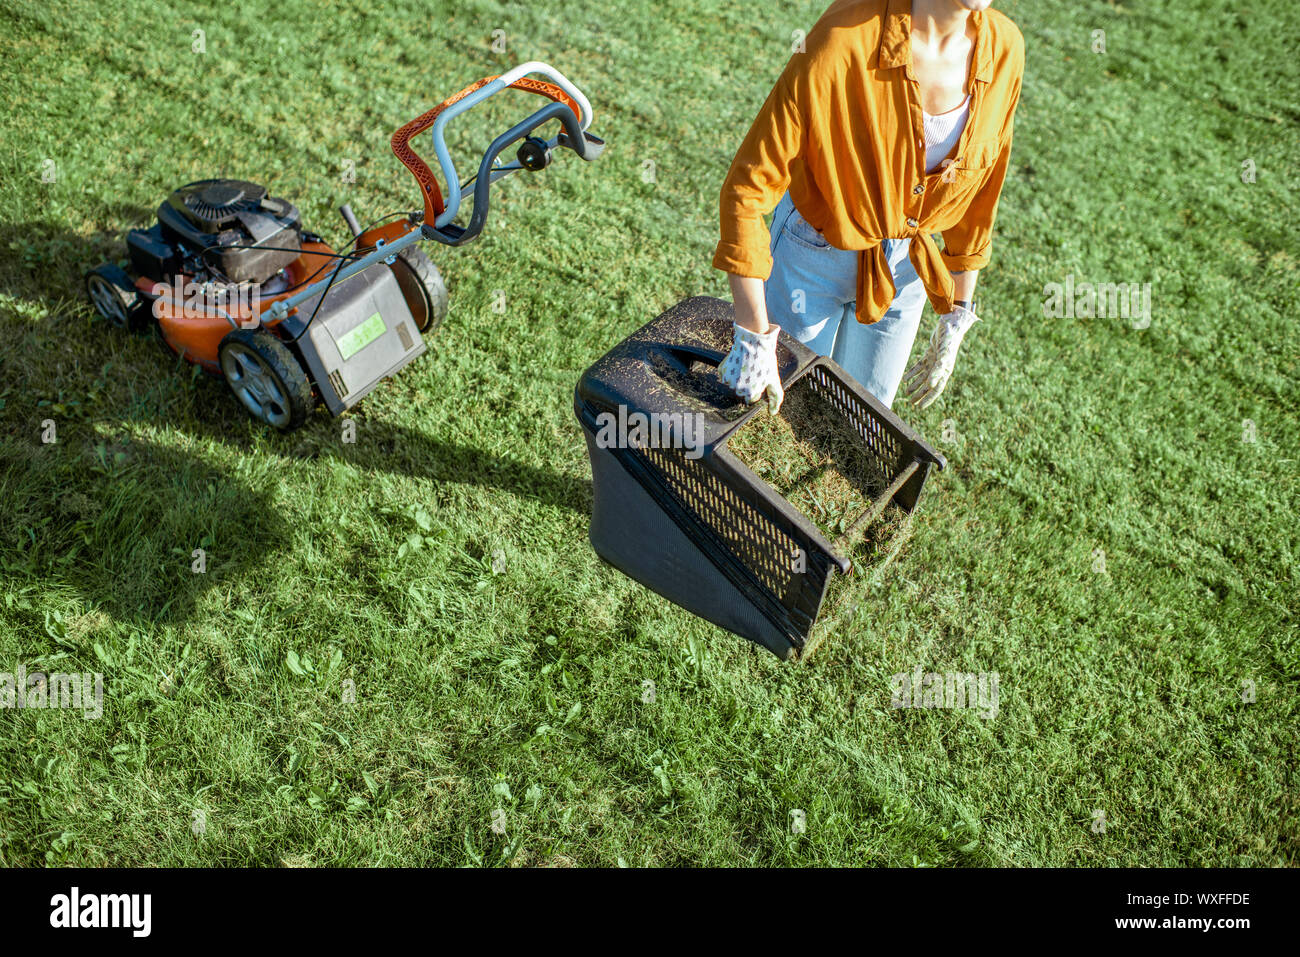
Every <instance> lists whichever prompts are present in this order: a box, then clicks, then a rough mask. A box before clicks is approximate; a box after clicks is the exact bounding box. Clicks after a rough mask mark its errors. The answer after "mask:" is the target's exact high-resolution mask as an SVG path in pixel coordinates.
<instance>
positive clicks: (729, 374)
mask: <svg viewBox="0 0 1300 957" xmlns="http://www.w3.org/2000/svg"><path fill="white" fill-rule="evenodd" d="M727 278H728V279H729V280H730V282H731V298H732V301H733V302H734V303H735V323H734V325H733V326H732V329H733V338H732V346H731V352H730V353H728V355H727V358H726V359H724V360H723V362H722V365H720V366H719V367H718V375H719V376H720V377H721V379H722V381H723V383H724V384H725V385H726V386H727V387H728V388H729V389H731V391H733V392H735V393H736V395H738V396H739V397H740V398H741V399H743V400H745V402H748V403H754V402H757V401H758V400H759V399H761V398H763V396H765V395H766V396H767V408H768V411H769V412H771V413H772V415H776V413H777V412H778V411H779V410H780V408H781V401H782V400H783V399H784V398H785V391H784V390H783V389H782V388H781V373H780V370H779V368H778V366H777V362H776V341H777V338H778V337H779V336H780V334H781V330H780V328H779V327H777V326H774V325H772V324H771V323H769V322H768V321H767V303H766V302H765V301H764V297H763V280H761V279H755V278H753V277H752V276H737V275H734V274H732V275H729V276H728V277H727Z"/></svg>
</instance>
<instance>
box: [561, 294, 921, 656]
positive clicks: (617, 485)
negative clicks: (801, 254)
mask: <svg viewBox="0 0 1300 957" xmlns="http://www.w3.org/2000/svg"><path fill="white" fill-rule="evenodd" d="M731 343H732V305H731V303H728V302H723V301H722V300H719V299H713V298H709V297H704V296H701V297H696V298H693V299H687V300H685V301H684V302H681V303H679V304H678V305H676V306H674V307H673V308H672V309H670V310H668V311H667V312H666V313H664V314H663V315H661V316H660V317H659V318H657V319H655V320H653V321H651V322H650V323H648V324H646V325H645V326H643V327H642V328H641V329H640V330H638V331H637V332H635V333H633V334H632V335H631V336H629V337H628V338H627V339H625V340H623V341H622V342H621V343H619V344H618V345H617V346H615V347H614V348H613V349H611V350H610V351H609V352H608V353H606V355H605V356H604V357H602V358H601V359H599V360H597V361H596V362H595V364H593V365H592V366H591V368H589V369H588V370H587V371H586V372H585V373H584V374H583V376H582V379H581V380H580V381H579V383H578V387H577V390H576V394H575V397H574V411H575V412H576V413H577V416H578V421H579V422H580V423H581V425H582V429H583V433H584V435H585V437H586V440H587V451H588V454H589V456H590V459H591V471H592V487H593V505H592V519H591V543H592V546H593V547H594V548H595V550H596V553H597V554H598V555H600V557H601V558H603V559H605V560H606V561H607V562H609V563H610V564H611V565H613V566H614V567H616V568H618V569H619V570H620V571H622V572H623V573H624V574H626V575H628V576H629V577H631V578H633V579H635V580H636V581H638V582H640V583H641V584H643V585H645V586H646V587H647V588H650V589H651V590H653V591H655V592H658V593H659V594H660V595H662V596H664V597H665V598H667V599H668V600H670V601H672V602H674V603H675V604H678V605H680V606H682V607H683V608H685V609H687V610H688V611H690V612H692V613H693V614H696V615H699V616H700V617H701V618H705V619H707V620H708V621H711V622H713V623H714V624H717V625H720V626H721V627H723V628H725V629H727V630H728V631H731V632H734V633H735V634H738V635H740V636H741V637H743V638H747V639H749V640H750V641H753V642H755V643H757V644H760V645H762V646H763V647H765V648H767V649H769V650H770V651H772V652H774V653H775V654H777V655H778V656H780V657H782V658H790V657H794V656H796V655H797V654H798V653H799V652H800V651H801V650H802V649H803V648H804V646H805V644H806V642H807V640H808V637H809V635H810V633H811V631H812V628H813V625H814V624H815V622H816V619H817V615H818V612H819V611H820V609H821V604H822V601H823V599H824V597H825V594H826V588H827V585H828V583H829V580H830V577H831V575H832V574H833V573H834V572H840V573H843V574H848V573H849V571H850V569H851V565H850V562H849V561H848V560H847V559H846V558H844V557H842V556H841V555H838V554H836V552H835V547H834V546H833V545H832V543H831V542H830V541H829V540H828V539H827V538H826V537H825V536H824V535H823V534H822V532H821V530H820V529H818V528H817V527H816V526H815V525H814V524H813V523H812V522H811V521H810V520H809V519H808V518H807V517H805V516H804V515H803V514H802V513H800V512H799V511H798V510H797V509H796V508H794V507H793V506H792V505H791V504H790V503H789V502H788V501H786V500H785V499H784V498H782V497H781V496H780V495H779V494H778V493H777V492H776V491H775V490H774V489H773V488H772V487H771V486H770V485H768V484H767V483H766V482H765V481H763V480H762V479H761V478H760V477H759V476H758V475H756V474H755V473H754V472H753V471H751V470H750V469H749V468H748V467H747V466H746V465H745V464H744V463H743V462H742V461H741V460H740V459H739V458H738V457H737V456H736V455H735V454H734V453H732V452H731V451H730V450H729V449H728V447H727V443H728V440H729V439H730V438H731V437H732V435H734V434H735V433H736V431H737V430H739V429H740V428H741V427H742V426H744V425H745V423H746V422H747V421H749V419H750V418H751V417H753V416H755V415H758V414H763V415H766V414H767V413H766V412H765V411H762V409H763V405H762V403H759V404H755V405H752V406H747V405H746V404H745V403H744V402H742V401H741V400H740V399H738V398H737V397H736V396H735V394H734V393H733V392H732V391H731V390H730V389H728V388H727V387H726V386H725V385H724V384H723V383H722V381H721V380H720V379H719V377H718V373H717V366H718V365H719V364H720V363H721V362H722V360H723V359H724V358H725V357H726V355H727V353H728V352H729V351H730V349H731ZM777 361H778V364H779V370H780V375H781V381H782V384H783V386H784V388H785V390H786V392H787V394H790V393H791V390H792V389H806V390H808V396H809V398H810V399H812V400H814V401H816V402H818V403H823V404H824V407H825V408H827V409H828V410H829V414H830V416H831V418H832V421H835V422H836V423H837V424H840V423H842V428H843V429H844V430H845V434H846V435H849V436H851V437H852V440H853V441H854V442H855V443H856V442H859V441H860V442H861V447H862V448H863V449H864V450H865V453H866V454H867V455H868V456H869V457H870V459H871V460H872V462H873V467H874V468H875V470H877V471H878V472H879V474H880V476H881V477H882V483H881V484H882V491H881V493H880V495H879V497H878V498H877V499H876V500H875V502H876V504H877V505H879V507H880V508H882V509H883V507H884V506H885V504H887V502H888V501H889V500H892V501H893V502H894V503H895V504H897V505H899V506H901V507H902V508H903V509H904V510H906V511H909V512H910V511H911V510H912V509H913V508H914V507H915V505H916V501H917V498H918V496H919V495H920V493H921V488H922V486H923V485H924V483H925V479H926V475H927V474H928V472H929V469H930V467H931V466H938V467H939V468H943V466H944V460H943V457H942V456H941V455H939V454H938V453H937V452H936V451H934V450H933V449H932V448H930V447H929V446H928V445H926V444H925V442H924V441H922V439H921V438H920V436H918V435H917V434H916V433H915V432H913V431H912V430H911V429H909V428H908V427H907V425H906V424H904V423H903V422H902V420H900V419H899V418H898V417H897V416H896V415H894V413H893V412H891V411H890V410H889V409H887V408H885V406H884V405H882V404H881V403H880V402H879V401H878V400H877V399H876V398H875V397H874V396H872V395H871V394H870V393H868V392H867V391H866V390H865V389H863V388H862V386H860V385H859V384H858V383H857V382H856V381H855V380H854V379H853V378H852V377H850V376H849V375H848V374H847V373H846V372H844V370H842V369H841V368H840V367H839V366H838V365H836V364H835V363H834V362H833V361H831V360H830V359H827V358H825V357H822V356H818V355H817V354H815V353H814V352H812V351H811V350H809V349H808V348H806V347H805V346H803V345H802V344H801V343H799V342H797V341H796V340H795V339H793V338H791V337H790V336H788V335H787V334H785V333H784V332H782V333H781V335H780V337H779V342H778V345H777ZM633 413H641V414H642V416H643V418H641V419H639V421H640V422H642V423H644V422H645V421H646V420H647V419H648V420H649V421H650V422H651V423H652V424H651V426H650V428H649V431H648V434H649V436H650V438H651V441H646V437H645V435H644V434H643V435H641V436H640V437H639V438H637V437H636V435H635V429H631V430H627V429H626V427H625V426H623V425H622V424H620V425H619V426H618V428H617V429H614V431H615V432H616V434H617V435H618V436H619V438H618V440H617V441H614V442H611V441H610V440H609V437H610V431H611V429H610V424H611V422H613V421H618V422H620V423H625V422H626V423H631V422H633V421H636V420H633V419H632V416H633ZM656 414H657V418H656ZM688 416H689V417H690V418H689V420H688V419H687V417H688ZM611 417H612V418H611ZM688 421H689V423H690V425H688ZM656 423H657V424H656ZM692 433H693V434H692ZM624 439H630V440H631V441H624Z"/></svg>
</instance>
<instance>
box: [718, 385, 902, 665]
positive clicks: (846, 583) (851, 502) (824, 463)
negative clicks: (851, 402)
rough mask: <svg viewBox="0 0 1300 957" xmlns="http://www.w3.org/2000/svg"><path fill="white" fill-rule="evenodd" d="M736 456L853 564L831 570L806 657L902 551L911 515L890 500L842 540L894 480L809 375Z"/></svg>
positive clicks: (758, 418) (750, 428)
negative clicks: (871, 519) (846, 568)
mask: <svg viewBox="0 0 1300 957" xmlns="http://www.w3.org/2000/svg"><path fill="white" fill-rule="evenodd" d="M727 448H729V449H730V450H731V452H732V454H734V455H735V456H736V457H737V458H739V459H740V460H741V461H742V462H744V463H745V465H746V466H748V467H749V468H750V470H752V471H753V472H754V473H755V474H756V475H757V476H758V477H759V478H761V479H762V480H763V481H764V482H766V483H767V484H768V485H770V486H772V488H773V489H774V490H775V491H776V492H777V493H778V494H780V495H781V497H782V498H784V499H785V500H786V501H788V502H789V503H790V504H791V505H793V506H794V507H795V509H797V510H798V511H799V512H801V513H802V514H803V515H804V516H805V517H806V518H807V519H808V520H809V521H810V522H812V523H813V524H814V525H815V526H817V528H818V529H819V530H820V531H821V533H822V534H823V535H825V536H826V537H827V538H828V539H829V540H830V541H831V543H832V545H834V546H835V550H836V551H837V552H839V553H840V554H842V555H844V556H845V557H846V558H848V559H849V560H850V561H851V562H852V563H853V569H852V571H850V573H849V574H848V575H841V574H838V573H835V574H832V575H831V580H830V585H829V587H828V589H827V592H826V598H825V600H824V601H823V602H822V608H821V613H820V614H819V615H818V617H817V625H816V626H815V627H814V629H813V633H812V634H811V635H810V636H809V641H808V643H807V645H806V646H805V648H804V652H803V655H804V656H805V657H806V656H807V655H808V654H809V653H811V652H812V650H813V649H814V648H815V647H816V645H818V644H820V643H821V641H822V639H824V638H825V637H826V636H827V635H828V634H830V633H831V632H833V631H834V630H835V629H836V628H837V627H838V626H839V625H841V624H847V623H848V622H849V621H851V620H852V619H853V618H854V617H855V616H856V613H857V608H858V604H859V599H860V598H861V596H862V594H863V593H864V592H865V590H866V588H867V586H868V583H869V582H875V581H879V577H880V575H881V573H882V572H883V571H884V570H885V568H887V567H888V566H889V565H890V564H891V563H892V562H893V561H894V559H895V558H896V557H897V555H898V552H899V550H900V549H901V548H902V546H903V544H905V542H906V541H907V538H908V537H909V535H910V532H911V523H910V522H909V521H908V519H909V518H910V516H909V514H908V513H906V512H904V511H903V510H902V509H901V508H899V507H898V506H896V505H890V506H889V507H888V508H886V509H885V511H884V513H883V514H882V515H880V516H879V517H878V518H877V519H876V520H875V521H874V522H872V523H871V524H870V525H869V526H868V527H867V528H865V529H859V530H857V531H856V532H855V533H854V535H853V536H852V537H851V538H850V539H849V540H847V541H840V540H839V539H840V536H841V535H843V534H844V533H845V532H846V531H847V530H848V529H849V528H850V527H851V526H852V525H853V522H854V521H855V520H856V519H857V518H858V517H859V516H861V515H862V514H863V513H865V512H866V511H867V510H868V509H870V508H871V504H872V501H873V500H874V499H875V498H876V496H878V495H879V494H880V493H881V492H882V491H884V489H885V488H886V486H888V484H889V478H888V477H887V476H885V475H883V474H881V471H880V469H879V468H878V467H877V465H876V462H875V460H874V458H873V457H872V455H871V453H870V452H868V450H867V447H866V444H865V442H864V441H863V439H862V438H861V437H860V436H859V435H858V434H857V431H856V430H855V429H854V428H853V426H852V424H851V423H850V421H849V420H847V419H846V418H845V417H844V416H843V415H842V414H841V413H839V412H838V411H836V410H835V408H834V407H833V406H831V405H830V403H828V402H827V401H826V400H825V399H823V398H822V397H820V396H819V395H817V394H816V393H815V392H814V391H813V389H812V387H811V386H810V385H809V384H808V382H807V380H805V381H802V382H799V383H796V384H795V386H794V387H793V388H791V390H790V391H789V392H787V393H786V397H785V401H784V402H783V403H782V404H781V411H780V413H779V414H777V415H775V416H774V415H771V414H770V413H768V412H767V411H766V406H764V410H763V411H760V412H759V413H758V414H756V415H755V416H754V417H753V418H752V419H751V420H750V421H749V422H747V423H746V424H745V425H744V426H743V427H742V428H740V429H739V430H737V432H736V433H735V434H734V435H733V436H732V437H731V439H730V440H729V441H728V442H727Z"/></svg>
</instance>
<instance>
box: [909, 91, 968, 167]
mask: <svg viewBox="0 0 1300 957" xmlns="http://www.w3.org/2000/svg"><path fill="white" fill-rule="evenodd" d="M968 116H970V95H969V94H967V96H966V99H964V100H962V103H961V106H959V107H957V108H956V109H955V110H949V111H948V112H947V113H940V114H939V115H938V116H931V115H930V114H929V113H922V114H921V123H922V125H923V126H924V127H925V171H926V172H927V173H933V172H934V171H935V170H937V169H939V167H940V166H942V165H943V161H944V160H945V159H946V158H947V156H948V154H949V153H951V152H952V148H953V147H954V146H956V145H957V141H958V140H959V139H961V132H962V130H964V129H965V128H966V118H967V117H968Z"/></svg>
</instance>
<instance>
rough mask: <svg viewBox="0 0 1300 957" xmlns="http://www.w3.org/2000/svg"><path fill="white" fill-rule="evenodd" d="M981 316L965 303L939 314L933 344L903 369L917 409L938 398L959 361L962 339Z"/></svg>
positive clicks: (908, 392) (907, 387) (909, 391)
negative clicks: (945, 313)
mask: <svg viewBox="0 0 1300 957" xmlns="http://www.w3.org/2000/svg"><path fill="white" fill-rule="evenodd" d="M979 318H980V317H979V316H977V315H975V313H973V312H971V310H969V309H967V308H966V307H965V306H957V307H956V308H955V309H953V311H952V312H950V313H948V314H947V315H946V316H940V317H939V325H938V326H937V327H936V328H935V330H934V332H933V334H931V336H930V347H929V348H928V349H926V350H925V355H923V356H922V357H921V361H920V362H918V363H917V364H916V365H914V366H912V368H910V369H908V370H907V371H906V372H905V373H903V383H904V385H905V387H906V392H907V397H908V398H909V399H911V400H912V404H913V405H914V406H916V407H917V408H918V409H924V408H926V407H927V406H929V405H930V404H931V403H932V402H934V400H935V399H937V398H939V396H940V394H941V393H942V392H943V390H944V387H945V386H946V385H947V384H948V378H949V376H951V375H952V370H953V368H954V367H955V366H956V364H957V350H958V349H960V348H961V340H962V338H963V337H964V336H965V335H966V333H967V331H968V330H969V329H970V327H971V326H973V325H975V323H977V322H979Z"/></svg>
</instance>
